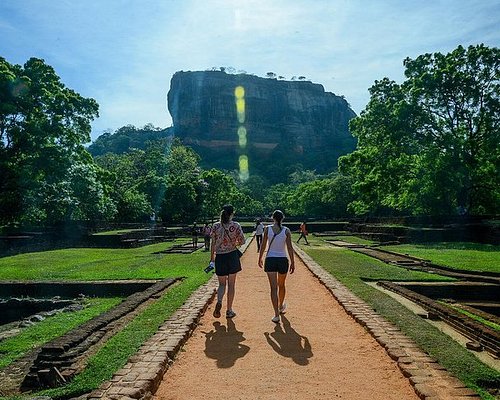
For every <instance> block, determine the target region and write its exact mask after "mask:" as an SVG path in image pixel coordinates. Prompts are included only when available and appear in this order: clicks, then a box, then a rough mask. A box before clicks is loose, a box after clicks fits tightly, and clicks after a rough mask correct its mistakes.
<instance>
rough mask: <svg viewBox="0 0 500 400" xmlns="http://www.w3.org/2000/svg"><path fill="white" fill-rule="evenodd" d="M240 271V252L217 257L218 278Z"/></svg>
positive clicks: (236, 251) (235, 251) (216, 272)
mask: <svg viewBox="0 0 500 400" xmlns="http://www.w3.org/2000/svg"><path fill="white" fill-rule="evenodd" d="M240 271H241V263H240V257H239V255H238V250H234V251H232V252H230V253H225V254H217V255H216V256H215V274H216V275H217V276H226V275H230V274H235V273H236V272H240Z"/></svg>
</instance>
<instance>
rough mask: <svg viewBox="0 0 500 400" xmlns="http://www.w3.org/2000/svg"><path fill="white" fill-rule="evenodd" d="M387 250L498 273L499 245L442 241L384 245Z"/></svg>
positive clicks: (436, 261) (444, 264)
mask: <svg viewBox="0 0 500 400" xmlns="http://www.w3.org/2000/svg"><path fill="white" fill-rule="evenodd" d="M385 248H386V249H387V250H392V251H396V252H398V253H402V254H409V255H411V256H414V257H418V258H423V259H426V260H431V261H432V262H433V263H435V264H438V265H443V266H446V267H450V268H457V269H463V270H468V271H482V272H497V273H500V246H495V245H492V244H481V243H470V242H442V243H425V244H404V245H398V246H386V247H385Z"/></svg>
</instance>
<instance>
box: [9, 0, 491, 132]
mask: <svg viewBox="0 0 500 400" xmlns="http://www.w3.org/2000/svg"><path fill="white" fill-rule="evenodd" d="M499 27H500V0H470V1H468V0H462V1H458V0H378V1H375V0H307V1H306V0H239V1H237V0H232V1H226V0H1V1H0V56H2V57H4V58H6V59H7V61H9V62H10V63H15V64H23V63H24V62H25V61H26V60H27V59H29V58H30V57H39V58H43V59H45V61H46V62H47V63H48V64H50V65H52V66H53V67H54V68H55V70H56V72H57V74H58V75H59V76H60V77H61V79H62V81H63V82H64V83H65V84H66V86H68V87H70V88H72V89H74V90H76V91H77V92H79V93H80V94H82V95H83V96H85V97H92V98H94V99H96V100H97V102H98V103H99V105H100V117H99V118H98V119H97V120H96V121H94V123H93V131H92V137H93V138H94V139H95V138H96V137H97V136H98V135H100V134H101V133H102V132H103V131H104V130H106V129H111V130H115V129H117V128H119V127H121V126H124V125H127V124H133V125H136V126H143V125H145V124H146V123H149V122H151V123H153V124H154V125H156V126H160V127H167V126H170V125H171V118H170V115H169V114H168V111H167V108H166V94H167V92H168V89H169V84H170V78H171V77H172V75H173V74H174V72H175V71H178V70H184V71H187V70H191V71H195V70H204V69H208V68H211V67H214V66H226V67H227V66H231V67H234V68H235V69H236V70H244V71H247V72H248V73H253V74H256V75H259V76H265V74H266V72H268V71H273V72H275V73H277V74H278V75H283V76H285V77H286V78H288V79H290V78H291V77H292V76H294V75H295V76H300V75H303V76H306V77H307V78H308V79H309V80H311V81H313V82H316V83H321V84H322V85H323V86H324V87H325V89H326V90H327V91H330V92H333V93H335V94H338V95H344V96H345V97H346V99H347V100H348V101H349V103H350V104H351V106H352V108H353V109H354V111H355V112H356V113H359V112H360V111H361V110H363V109H364V107H365V106H366V104H367V102H368V99H369V95H368V88H369V87H370V86H371V85H372V84H373V82H374V81H375V80H376V79H381V78H383V77H385V76H387V77H389V78H391V79H394V80H396V81H398V82H401V81H402V79H403V66H402V62H403V59H404V58H406V57H412V58H415V57H417V56H418V55H420V54H423V53H429V52H448V51H451V50H453V49H454V48H456V47H457V46H458V45H459V44H461V45H463V46H468V45H470V44H478V43H484V44H486V45H488V46H495V47H499V46H500V29H499Z"/></svg>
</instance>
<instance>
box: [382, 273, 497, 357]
mask: <svg viewBox="0 0 500 400" xmlns="http://www.w3.org/2000/svg"><path fill="white" fill-rule="evenodd" d="M378 285H379V286H381V287H383V288H385V289H388V290H391V291H393V292H395V293H398V294H400V295H401V296H404V297H406V298H407V299H410V300H411V301H413V302H415V303H417V304H419V305H420V306H422V307H423V308H424V309H426V310H427V311H430V312H432V313H433V314H434V315H435V316H437V317H438V318H439V319H441V320H443V321H445V322H446V323H447V324H449V325H450V326H452V327H453V328H455V329H456V330H458V331H459V332H460V333H462V334H463V335H464V336H466V337H468V338H469V339H471V340H474V341H476V342H477V343H479V344H480V345H481V346H482V347H484V348H485V349H486V350H487V351H489V352H490V353H491V354H492V355H493V356H494V357H496V358H499V357H500V333H499V332H498V331H495V330H493V329H491V328H489V327H487V326H485V325H483V324H480V323H479V322H476V321H474V320H473V319H472V318H470V317H468V316H467V315H465V314H463V313H459V312H458V311H455V310H454V309H452V308H450V307H446V306H444V305H442V304H439V303H438V302H436V301H434V300H432V299H430V298H429V297H427V296H424V295H422V294H420V293H416V292H414V291H413V290H410V289H408V288H406V287H404V286H403V285H400V284H397V283H395V282H385V281H382V282H379V283H378Z"/></svg>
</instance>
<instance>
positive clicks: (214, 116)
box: [168, 71, 355, 175]
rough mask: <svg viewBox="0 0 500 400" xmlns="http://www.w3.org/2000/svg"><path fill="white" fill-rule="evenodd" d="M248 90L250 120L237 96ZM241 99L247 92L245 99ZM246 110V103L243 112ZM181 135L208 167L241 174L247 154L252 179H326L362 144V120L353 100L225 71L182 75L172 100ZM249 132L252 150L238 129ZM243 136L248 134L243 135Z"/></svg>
mask: <svg viewBox="0 0 500 400" xmlns="http://www.w3.org/2000/svg"><path fill="white" fill-rule="evenodd" d="M239 86H241V87H242V88H243V89H244V97H243V98H244V100H245V102H244V115H242V114H241V113H240V114H238V113H237V107H236V100H237V97H236V96H235V89H236V88H237V87H239ZM238 94H239V95H240V98H241V94H242V92H241V89H240V92H239V93H238ZM241 107H242V103H241V102H240V110H239V111H241ZM168 109H169V111H170V114H171V115H172V119H173V125H174V133H175V135H176V136H178V137H180V138H181V139H182V141H183V142H184V143H185V144H188V145H191V146H192V147H193V148H194V149H195V150H196V151H197V152H198V153H199V154H200V155H201V157H202V163H203V165H204V166H213V167H218V168H227V169H235V168H237V165H238V164H237V158H238V156H239V155H240V154H242V153H244V154H247V155H248V157H249V164H250V170H251V172H257V173H260V174H263V175H265V174H266V173H267V172H268V171H269V168H281V169H283V168H284V169H287V170H290V168H288V167H290V166H294V165H296V164H301V165H302V166H303V167H304V168H306V169H316V170H317V171H318V172H327V171H331V170H333V169H335V168H336V166H337V159H338V157H339V156H340V155H343V154H346V153H349V152H351V151H352V150H353V149H354V147H355V139H354V138H353V137H352V135H351V134H350V133H349V130H348V123H349V120H350V119H351V118H353V117H354V116H355V114H354V112H353V111H352V110H351V109H350V108H349V105H348V103H347V101H346V100H344V99H343V98H342V97H339V96H336V95H334V94H333V93H329V92H325V90H324V88H323V86H322V85H319V84H314V83H311V82H306V81H280V80H277V79H266V78H259V77H256V76H253V75H244V74H240V75H231V74H226V73H224V72H220V71H203V72H177V73H175V74H174V76H173V77H172V81H171V85H170V91H169V93H168ZM240 127H244V128H245V129H246V139H247V141H246V145H245V143H244V142H243V143H242V142H241V140H240V137H239V136H238V128H240ZM240 136H241V130H240Z"/></svg>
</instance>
